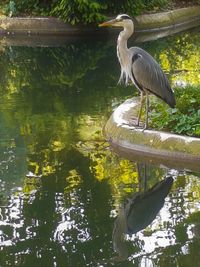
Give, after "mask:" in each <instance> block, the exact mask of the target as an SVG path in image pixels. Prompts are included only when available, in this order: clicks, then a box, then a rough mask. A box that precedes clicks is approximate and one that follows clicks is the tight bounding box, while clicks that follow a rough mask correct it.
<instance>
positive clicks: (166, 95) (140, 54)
mask: <svg viewBox="0 0 200 267" xmlns="http://www.w3.org/2000/svg"><path fill="white" fill-rule="evenodd" d="M130 51H131V54H132V75H133V79H134V83H135V84H136V86H137V87H138V89H140V90H144V91H148V92H149V93H152V94H154V95H156V96H157V97H159V98H160V99H162V100H163V101H165V102H166V103H167V104H168V105H169V106H170V107H172V108H174V106H175V104H176V101H175V98H174V94H173V91H172V89H171V86H170V84H169V81H168V79H167V77H166V75H165V74H164V72H163V71H162V69H161V67H160V65H159V64H158V63H157V62H156V61H155V59H154V58H153V57H152V56H151V55H150V54H149V53H147V52H146V51H145V50H143V49H142V48H139V47H131V48H130Z"/></svg>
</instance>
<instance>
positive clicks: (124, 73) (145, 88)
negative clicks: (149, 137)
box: [99, 14, 176, 129]
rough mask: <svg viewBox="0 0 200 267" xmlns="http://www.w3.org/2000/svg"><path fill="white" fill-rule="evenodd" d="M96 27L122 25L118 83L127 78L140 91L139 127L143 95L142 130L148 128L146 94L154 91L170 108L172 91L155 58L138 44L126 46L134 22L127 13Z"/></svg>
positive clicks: (172, 105)
mask: <svg viewBox="0 0 200 267" xmlns="http://www.w3.org/2000/svg"><path fill="white" fill-rule="evenodd" d="M99 26H100V27H105V26H113V27H122V28H123V30H122V31H121V32H120V34H119V36H118V40H117V56H118V59H119V62H120V65H121V75H120V79H119V83H123V82H124V83H125V84H126V85H127V84H128V83H129V82H130V81H131V82H132V83H133V84H134V85H135V86H136V87H137V88H138V89H139V91H140V94H141V105H140V110H139V113H138V118H137V125H138V126H139V123H140V117H141V111H142V106H143V103H144V95H146V120H145V126H144V129H147V128H148V112H149V94H154V95H156V96H157V97H158V98H160V99H162V100H163V101H164V102H166V103H167V104H168V105H169V106H170V107H171V108H174V107H175V105H176V100H175V97H174V93H173V91H172V89H171V86H170V84H169V81H168V79H167V77H166V75H165V74H164V72H163V70H162V69H161V67H160V65H159V64H158V63H157V62H156V60H155V59H154V58H153V57H152V56H151V55H150V54H149V53H147V52H146V51H145V50H143V49H142V48H140V47H136V46H135V47H130V48H128V47H127V41H128V39H129V38H130V36H131V35H132V34H133V32H134V23H133V20H132V19H131V17H130V16H128V15H127V14H121V15H118V16H117V17H116V18H115V19H112V20H109V21H106V22H103V23H102V24H100V25H99Z"/></svg>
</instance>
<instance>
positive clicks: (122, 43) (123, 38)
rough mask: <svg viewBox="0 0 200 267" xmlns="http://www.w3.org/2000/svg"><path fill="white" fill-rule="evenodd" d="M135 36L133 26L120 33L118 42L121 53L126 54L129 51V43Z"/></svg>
mask: <svg viewBox="0 0 200 267" xmlns="http://www.w3.org/2000/svg"><path fill="white" fill-rule="evenodd" d="M132 34H133V25H129V26H128V27H125V28H124V30H123V31H121V32H120V34H119V36H118V40H117V48H118V50H119V52H120V53H125V52H127V50H128V47H127V41H128V39H129V38H130V36H131V35H132Z"/></svg>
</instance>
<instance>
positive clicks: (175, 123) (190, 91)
mask: <svg viewBox="0 0 200 267" xmlns="http://www.w3.org/2000/svg"><path fill="white" fill-rule="evenodd" d="M175 95H176V99H177V104H176V108H175V109H166V106H165V105H163V103H161V102H160V101H159V102H153V104H152V112H151V115H150V116H151V117H150V118H151V126H152V127H153V128H157V129H164V130H170V131H172V132H175V133H178V134H186V135H190V136H200V88H199V87H190V86H188V87H186V88H181V89H180V88H176V90H175Z"/></svg>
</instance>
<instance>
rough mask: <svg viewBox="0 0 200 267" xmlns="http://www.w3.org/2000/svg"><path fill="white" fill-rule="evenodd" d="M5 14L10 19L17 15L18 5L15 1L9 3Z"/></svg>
mask: <svg viewBox="0 0 200 267" xmlns="http://www.w3.org/2000/svg"><path fill="white" fill-rule="evenodd" d="M4 13H5V14H6V15H7V16H9V17H12V16H14V15H17V9H16V4H15V2H14V1H12V0H11V1H9V2H8V4H7V5H6V6H5V8H4Z"/></svg>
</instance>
